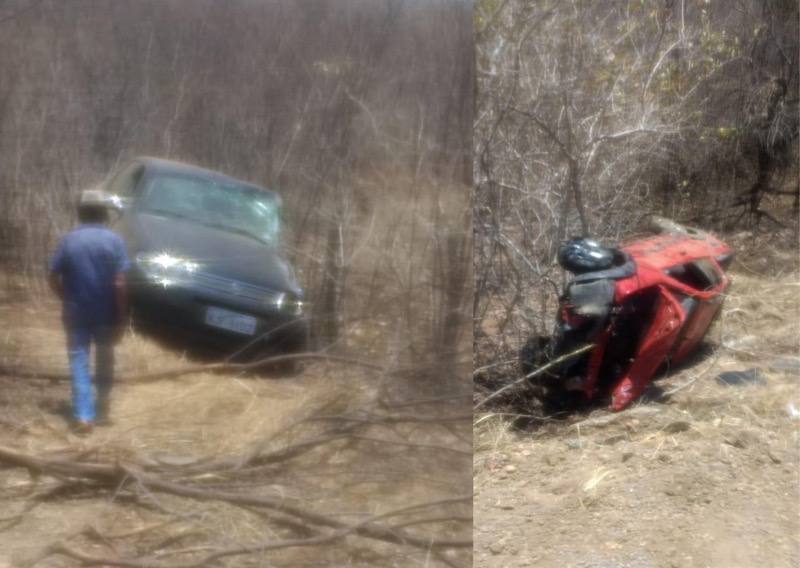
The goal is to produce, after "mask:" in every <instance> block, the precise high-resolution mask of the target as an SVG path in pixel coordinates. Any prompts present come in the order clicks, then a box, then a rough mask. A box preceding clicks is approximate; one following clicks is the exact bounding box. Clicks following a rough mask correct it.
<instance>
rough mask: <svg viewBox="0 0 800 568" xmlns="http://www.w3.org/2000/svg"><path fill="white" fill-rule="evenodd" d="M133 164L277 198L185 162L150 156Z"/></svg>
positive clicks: (244, 183)
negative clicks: (230, 184)
mask: <svg viewBox="0 0 800 568" xmlns="http://www.w3.org/2000/svg"><path fill="white" fill-rule="evenodd" d="M131 162H138V163H140V164H142V165H143V166H144V167H145V168H146V169H147V170H148V171H149V172H151V173H156V174H159V173H164V174H184V175H185V174H189V175H195V176H200V177H204V178H207V179H211V180H214V181H218V182H224V183H234V184H236V185H243V186H245V187H249V188H252V189H256V190H259V191H264V192H267V193H270V194H272V195H273V196H275V197H277V195H276V194H275V192H274V191H272V190H271V189H268V188H266V187H263V186H260V185H256V184H254V183H250V182H248V181H244V180H241V179H238V178H235V177H233V176H230V175H228V174H224V173H222V172H218V171H215V170H208V169H206V168H201V167H200V166H194V165H192V164H186V163H183V162H177V161H174V160H167V159H164V158H153V157H150V156H138V157H136V158H133V160H131Z"/></svg>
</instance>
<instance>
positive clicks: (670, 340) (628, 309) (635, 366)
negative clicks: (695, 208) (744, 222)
mask: <svg viewBox="0 0 800 568" xmlns="http://www.w3.org/2000/svg"><path fill="white" fill-rule="evenodd" d="M652 224H653V226H654V228H655V229H656V230H658V231H660V232H661V234H659V235H657V236H654V237H651V238H646V239H643V240H638V241H635V242H632V243H629V244H627V245H624V246H622V247H619V248H610V247H604V246H602V245H600V244H599V243H597V242H595V241H591V240H589V239H582V238H574V239H571V240H570V241H568V242H566V243H564V244H562V246H561V248H560V251H559V259H558V260H559V263H560V264H561V266H562V267H563V268H565V269H566V270H568V271H569V272H571V273H572V274H573V277H572V279H571V280H569V282H568V283H567V285H566V286H565V289H564V293H563V295H562V296H561V297H560V299H559V313H558V316H557V323H556V329H555V332H554V333H553V336H552V337H551V338H541V337H532V338H530V339H529V340H528V342H527V343H526V345H525V346H524V347H523V349H522V351H521V362H522V371H523V373H524V374H525V375H528V374H531V373H534V374H535V377H532V378H531V383H532V384H533V386H534V387H535V389H536V394H537V396H538V397H539V398H540V399H541V400H542V401H543V402H544V403H545V406H546V407H547V408H548V409H549V410H552V411H564V410H570V409H574V408H576V407H577V406H580V405H581V404H585V403H587V402H588V401H591V400H593V399H604V398H610V406H611V409H612V410H621V409H623V408H625V407H626V406H627V405H629V404H630V403H631V402H632V401H633V400H635V399H636V398H637V397H639V395H640V394H641V393H642V391H643V390H644V388H645V387H646V386H647V384H648V383H649V382H650V381H651V380H652V378H653V376H654V374H655V373H656V371H657V370H658V369H659V367H661V366H662V365H663V364H665V363H666V364H669V365H675V364H678V363H680V362H682V361H684V360H685V359H686V357H687V356H688V355H689V354H690V353H692V352H693V351H694V349H695V348H696V347H697V345H698V344H699V343H700V341H701V340H702V339H703V337H704V336H705V334H706V332H707V331H708V328H709V326H710V325H711V322H712V321H713V319H714V316H715V315H716V314H717V313H718V312H719V309H720V307H721V305H722V301H723V298H724V292H725V290H726V288H727V286H728V284H729V279H728V276H727V275H726V274H725V271H726V270H727V268H728V266H729V264H730V261H731V258H732V255H731V251H730V248H729V247H728V245H726V244H725V243H723V242H722V241H720V240H718V239H716V238H715V237H713V236H712V235H710V234H708V233H706V232H703V231H698V230H696V229H691V228H687V227H684V226H682V225H678V224H676V223H674V222H672V221H669V220H667V219H663V218H654V219H653V223H652ZM587 345H590V346H591V348H590V349H589V350H588V351H586V350H584V351H583V352H581V353H580V354H579V355H575V356H573V357H570V354H571V353H574V352H575V351H579V350H580V349H581V348H582V347H584V346H587ZM557 360H558V362H557ZM549 362H552V364H551V366H549V367H547V368H546V369H545V370H544V371H543V372H541V373H536V370H537V369H539V368H540V367H543V366H544V365H547V364H548V363H549Z"/></svg>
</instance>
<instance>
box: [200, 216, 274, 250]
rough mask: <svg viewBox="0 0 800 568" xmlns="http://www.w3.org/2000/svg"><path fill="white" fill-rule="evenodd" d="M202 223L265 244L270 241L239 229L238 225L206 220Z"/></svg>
mask: <svg viewBox="0 0 800 568" xmlns="http://www.w3.org/2000/svg"><path fill="white" fill-rule="evenodd" d="M201 223H202V224H203V225H205V226H206V227H212V228H214V229H219V230H220V231H227V232H229V233H236V234H237V235H242V236H244V237H250V238H251V239H254V240H256V241H258V242H260V243H263V244H265V245H268V244H271V243H270V241H268V240H266V239H263V238H261V237H259V236H258V235H254V234H253V233H251V232H250V231H245V230H244V229H240V228H239V227H231V226H230V225H221V224H219V223H208V222H206V221H201Z"/></svg>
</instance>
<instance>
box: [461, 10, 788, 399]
mask: <svg viewBox="0 0 800 568" xmlns="http://www.w3.org/2000/svg"><path fill="white" fill-rule="evenodd" d="M475 12H476V17H475V27H476V35H475V41H476V59H477V70H476V73H477V85H478V87H477V91H476V93H477V94H476V97H477V98H476V113H475V132H474V140H475V151H474V161H475V196H474V218H475V236H476V241H475V259H474V270H475V294H474V302H473V308H474V318H475V320H474V343H475V355H474V358H475V367H476V368H484V367H485V369H483V370H481V371H480V372H479V373H478V374H477V375H476V389H477V390H476V392H477V393H483V394H482V395H481V394H478V395H476V396H478V398H480V397H481V396H485V394H486V393H488V392H491V391H493V390H496V389H497V388H498V387H499V386H501V385H503V384H505V383H507V382H509V380H510V379H513V378H514V377H515V370H516V368H515V364H514V360H515V359H516V357H517V352H518V349H519V347H520V346H521V345H522V344H523V343H524V341H525V340H526V339H527V337H528V336H529V335H532V334H537V335H547V334H548V333H549V332H550V331H551V329H552V316H553V311H554V310H555V306H556V297H557V295H558V294H559V293H560V289H561V287H562V285H563V282H564V274H563V272H562V271H561V269H560V268H559V267H558V266H557V265H556V263H555V260H554V258H555V252H556V250H557V247H558V244H559V243H560V242H561V241H562V240H563V239H565V238H567V237H570V236H574V235H580V236H588V237H593V238H596V239H599V240H601V241H603V242H605V243H607V244H615V243H619V242H621V241H623V242H624V241H625V240H630V239H632V238H633V237H635V236H638V235H641V234H642V233H643V229H644V227H645V226H646V217H648V216H649V215H663V216H667V217H670V218H673V219H675V220H677V221H679V222H683V223H686V224H688V225H692V226H698V227H700V228H704V229H706V230H712V231H716V232H718V233H720V234H721V236H722V237H723V238H729V237H731V236H732V235H745V234H749V235H750V236H752V237H753V239H754V240H755V239H756V238H758V243H759V245H761V246H764V245H766V246H776V247H778V248H779V249H783V250H787V249H788V250H796V245H797V211H798V206H800V201H798V199H800V195H799V194H798V192H799V191H800V185H798V183H799V182H798V180H800V176H798V170H797V167H798V124H799V123H800V119H799V118H798V92H799V90H800V66H799V65H798V53H799V52H800V43H799V42H800V37H799V36H798V33H797V29H798V28H797V22H798V7H797V3H796V2H786V1H783V0H770V1H765V2H761V1H758V2H751V1H749V0H738V1H735V2H718V1H714V0H711V1H708V0H702V1H700V0H690V1H673V0H664V1H659V2H628V1H625V2H612V3H610V4H609V3H604V4H603V5H602V6H601V5H599V4H598V5H594V4H590V3H586V2H581V1H572V0H567V1H563V0H554V1H552V2H517V1H514V0H506V1H491V0H489V1H478V2H476V4H475ZM759 235H761V236H760V237H759ZM753 248H755V247H753ZM504 400H506V401H509V399H508V397H506V398H505V399H504ZM523 402H524V401H523ZM523 406H524V404H523Z"/></svg>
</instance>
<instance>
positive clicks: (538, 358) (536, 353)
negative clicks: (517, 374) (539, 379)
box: [519, 335, 551, 375]
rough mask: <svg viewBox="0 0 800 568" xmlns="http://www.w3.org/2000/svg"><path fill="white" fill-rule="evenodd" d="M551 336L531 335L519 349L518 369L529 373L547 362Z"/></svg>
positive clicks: (523, 372) (524, 373) (525, 373)
mask: <svg viewBox="0 0 800 568" xmlns="http://www.w3.org/2000/svg"><path fill="white" fill-rule="evenodd" d="M550 341H551V338H549V337H543V336H537V335H533V336H531V337H530V338H529V339H528V341H526V342H525V345H523V346H522V349H520V350H519V363H520V370H521V371H522V374H523V375H529V374H530V373H532V372H533V371H535V370H536V369H538V368H539V367H541V366H542V365H544V364H545V363H546V362H547V359H548V352H549V349H548V348H549V347H550Z"/></svg>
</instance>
